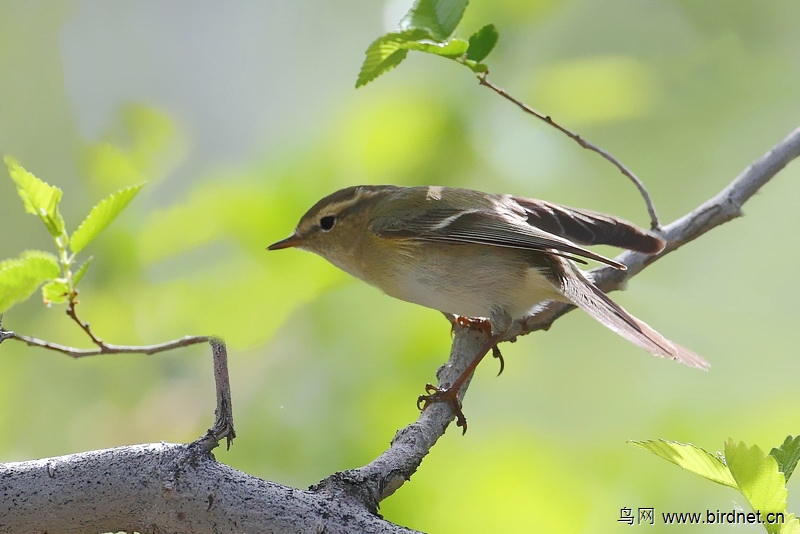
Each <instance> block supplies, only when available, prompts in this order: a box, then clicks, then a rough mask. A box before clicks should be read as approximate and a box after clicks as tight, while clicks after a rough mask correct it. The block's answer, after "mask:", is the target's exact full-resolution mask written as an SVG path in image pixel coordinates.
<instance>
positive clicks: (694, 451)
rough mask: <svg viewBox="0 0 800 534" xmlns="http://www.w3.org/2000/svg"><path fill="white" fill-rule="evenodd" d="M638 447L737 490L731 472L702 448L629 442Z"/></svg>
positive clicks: (670, 442) (659, 442)
mask: <svg viewBox="0 0 800 534" xmlns="http://www.w3.org/2000/svg"><path fill="white" fill-rule="evenodd" d="M628 443H631V444H633V445H636V446H637V447H641V448H642V449H645V450H647V451H650V452H652V453H653V454H655V455H656V456H659V457H661V458H663V459H665V460H667V461H669V462H672V463H674V464H675V465H677V466H680V467H683V468H684V469H686V470H687V471H691V472H692V473H696V474H698V475H700V476H702V477H705V478H707V479H708V480H710V481H712V482H716V483H717V484H722V485H723V486H730V487H731V488H737V489H738V486H737V484H736V480H734V477H733V476H732V475H731V472H730V470H728V467H727V466H726V465H725V463H724V462H723V461H722V459H720V458H719V457H718V456H716V455H714V454H711V453H709V452H707V451H705V450H703V449H701V448H700V447H696V446H694V445H692V444H689V443H678V442H677V441H665V440H661V439H660V440H648V441H629V442H628Z"/></svg>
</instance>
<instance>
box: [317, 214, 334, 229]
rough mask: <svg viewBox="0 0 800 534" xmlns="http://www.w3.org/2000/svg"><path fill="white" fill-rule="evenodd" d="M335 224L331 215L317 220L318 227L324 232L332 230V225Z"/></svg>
mask: <svg viewBox="0 0 800 534" xmlns="http://www.w3.org/2000/svg"><path fill="white" fill-rule="evenodd" d="M334 224H336V217H334V216H333V215H326V216H325V217H322V218H321V219H320V220H319V227H320V228H322V229H323V230H325V231H326V232H327V231H328V230H330V229H331V228H333V225H334Z"/></svg>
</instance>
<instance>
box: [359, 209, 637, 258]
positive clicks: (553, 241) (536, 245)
mask: <svg viewBox="0 0 800 534" xmlns="http://www.w3.org/2000/svg"><path fill="white" fill-rule="evenodd" d="M372 231H373V232H375V234H376V235H378V236H379V237H382V238H385V239H411V240H420V241H433V242H442V243H472V244H479V245H488V246H493V247H509V248H518V249H524V250H535V251H541V252H548V253H551V254H556V255H560V256H566V257H568V258H570V259H572V260H576V261H579V262H581V263H586V262H585V261H583V260H581V259H580V258H588V259H591V260H595V261H598V262H601V263H606V264H608V265H611V266H613V267H616V268H617V269H623V270H624V269H626V267H625V265H623V264H621V263H619V262H617V261H614V260H612V259H609V258H606V257H605V256H601V255H600V254H595V253H594V252H592V251H590V250H586V249H585V248H583V247H580V246H578V245H576V244H575V243H573V242H572V241H570V240H569V239H566V238H564V237H561V236H558V235H556V234H553V233H551V232H549V231H546V230H543V229H541V228H538V227H536V226H533V225H531V224H529V223H528V222H527V221H526V219H525V218H524V216H523V215H522V214H521V213H519V212H517V211H512V210H498V209H497V208H496V207H494V208H477V209H466V210H464V209H458V208H450V207H442V208H436V207H431V208H428V209H424V210H419V211H415V212H410V213H409V214H407V215H406V216H400V217H396V218H393V219H392V220H391V221H389V220H387V219H379V220H376V221H373V223H372Z"/></svg>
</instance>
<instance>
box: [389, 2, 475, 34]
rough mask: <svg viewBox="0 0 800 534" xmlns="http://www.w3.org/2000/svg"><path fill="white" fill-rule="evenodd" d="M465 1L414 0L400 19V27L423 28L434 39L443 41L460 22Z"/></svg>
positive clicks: (402, 28) (465, 6)
mask: <svg viewBox="0 0 800 534" xmlns="http://www.w3.org/2000/svg"><path fill="white" fill-rule="evenodd" d="M467 3H468V1H467V0H416V1H415V2H414V5H413V6H411V9H410V10H409V11H408V13H406V15H405V16H404V17H403V19H402V20H401V21H400V29H401V30H410V29H414V28H423V29H425V30H428V32H429V33H430V35H431V37H430V38H431V39H433V40H434V41H439V42H442V41H445V40H446V39H447V38H448V37H450V36H451V35H452V34H453V32H454V31H455V29H456V26H458V23H459V22H461V17H463V16H464V10H465V9H466V8H467Z"/></svg>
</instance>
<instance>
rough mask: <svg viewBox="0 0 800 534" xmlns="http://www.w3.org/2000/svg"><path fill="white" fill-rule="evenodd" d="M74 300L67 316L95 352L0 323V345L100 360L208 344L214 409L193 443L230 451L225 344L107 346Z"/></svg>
mask: <svg viewBox="0 0 800 534" xmlns="http://www.w3.org/2000/svg"><path fill="white" fill-rule="evenodd" d="M76 304H77V300H76V299H75V295H73V298H71V299H70V300H69V303H68V305H67V315H68V316H69V317H70V318H71V319H72V320H73V321H75V322H76V323H77V324H78V325H79V326H80V328H81V330H83V331H84V333H85V334H86V335H87V336H89V339H91V340H92V343H94V344H95V345H97V348H96V349H78V348H75V347H68V346H66V345H61V344H58V343H52V342H50V341H45V340H42V339H38V338H35V337H30V336H24V335H22V334H17V333H15V332H12V331H10V330H4V329H3V327H2V323H1V322H0V343H2V342H3V341H5V340H6V339H16V340H17V341H22V342H23V343H26V344H27V345H28V346H31V347H40V348H43V349H47V350H53V351H56V352H60V353H62V354H66V355H67V356H70V357H72V358H76V359H77V358H84V357H86V356H99V355H101V354H147V355H152V354H157V353H159V352H166V351H170V350H174V349H178V348H181V347H189V346H191V345H197V344H199V343H208V344H209V345H210V346H211V355H212V358H213V362H214V365H213V368H214V385H215V387H216V397H217V408H216V410H215V411H214V424H213V425H212V426H211V428H209V429H208V432H206V433H205V434H204V435H203V436H201V437H200V438H198V439H197V440H196V441H195V444H196V445H197V446H199V447H201V448H202V449H204V450H206V451H211V450H212V449H213V448H214V447H216V446H217V445H218V444H219V442H220V440H222V439H223V438H225V439H226V441H227V446H228V449H230V448H231V442H232V441H233V438H235V437H236V431H235V430H234V428H233V408H232V405H231V384H230V378H229V375H228V350H227V348H226V347H225V342H224V341H222V340H221V339H219V338H216V337H209V336H185V337H183V338H181V339H174V340H172V341H167V342H164V343H158V344H155V345H138V346H130V345H114V344H111V343H106V342H104V341H103V340H102V339H100V338H99V337H97V336H96V335H95V334H94V333H93V332H92V330H91V328H90V327H89V323H87V322H84V321H82V320H81V319H80V318H79V317H78V314H77V312H76V311H75V307H76Z"/></svg>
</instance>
